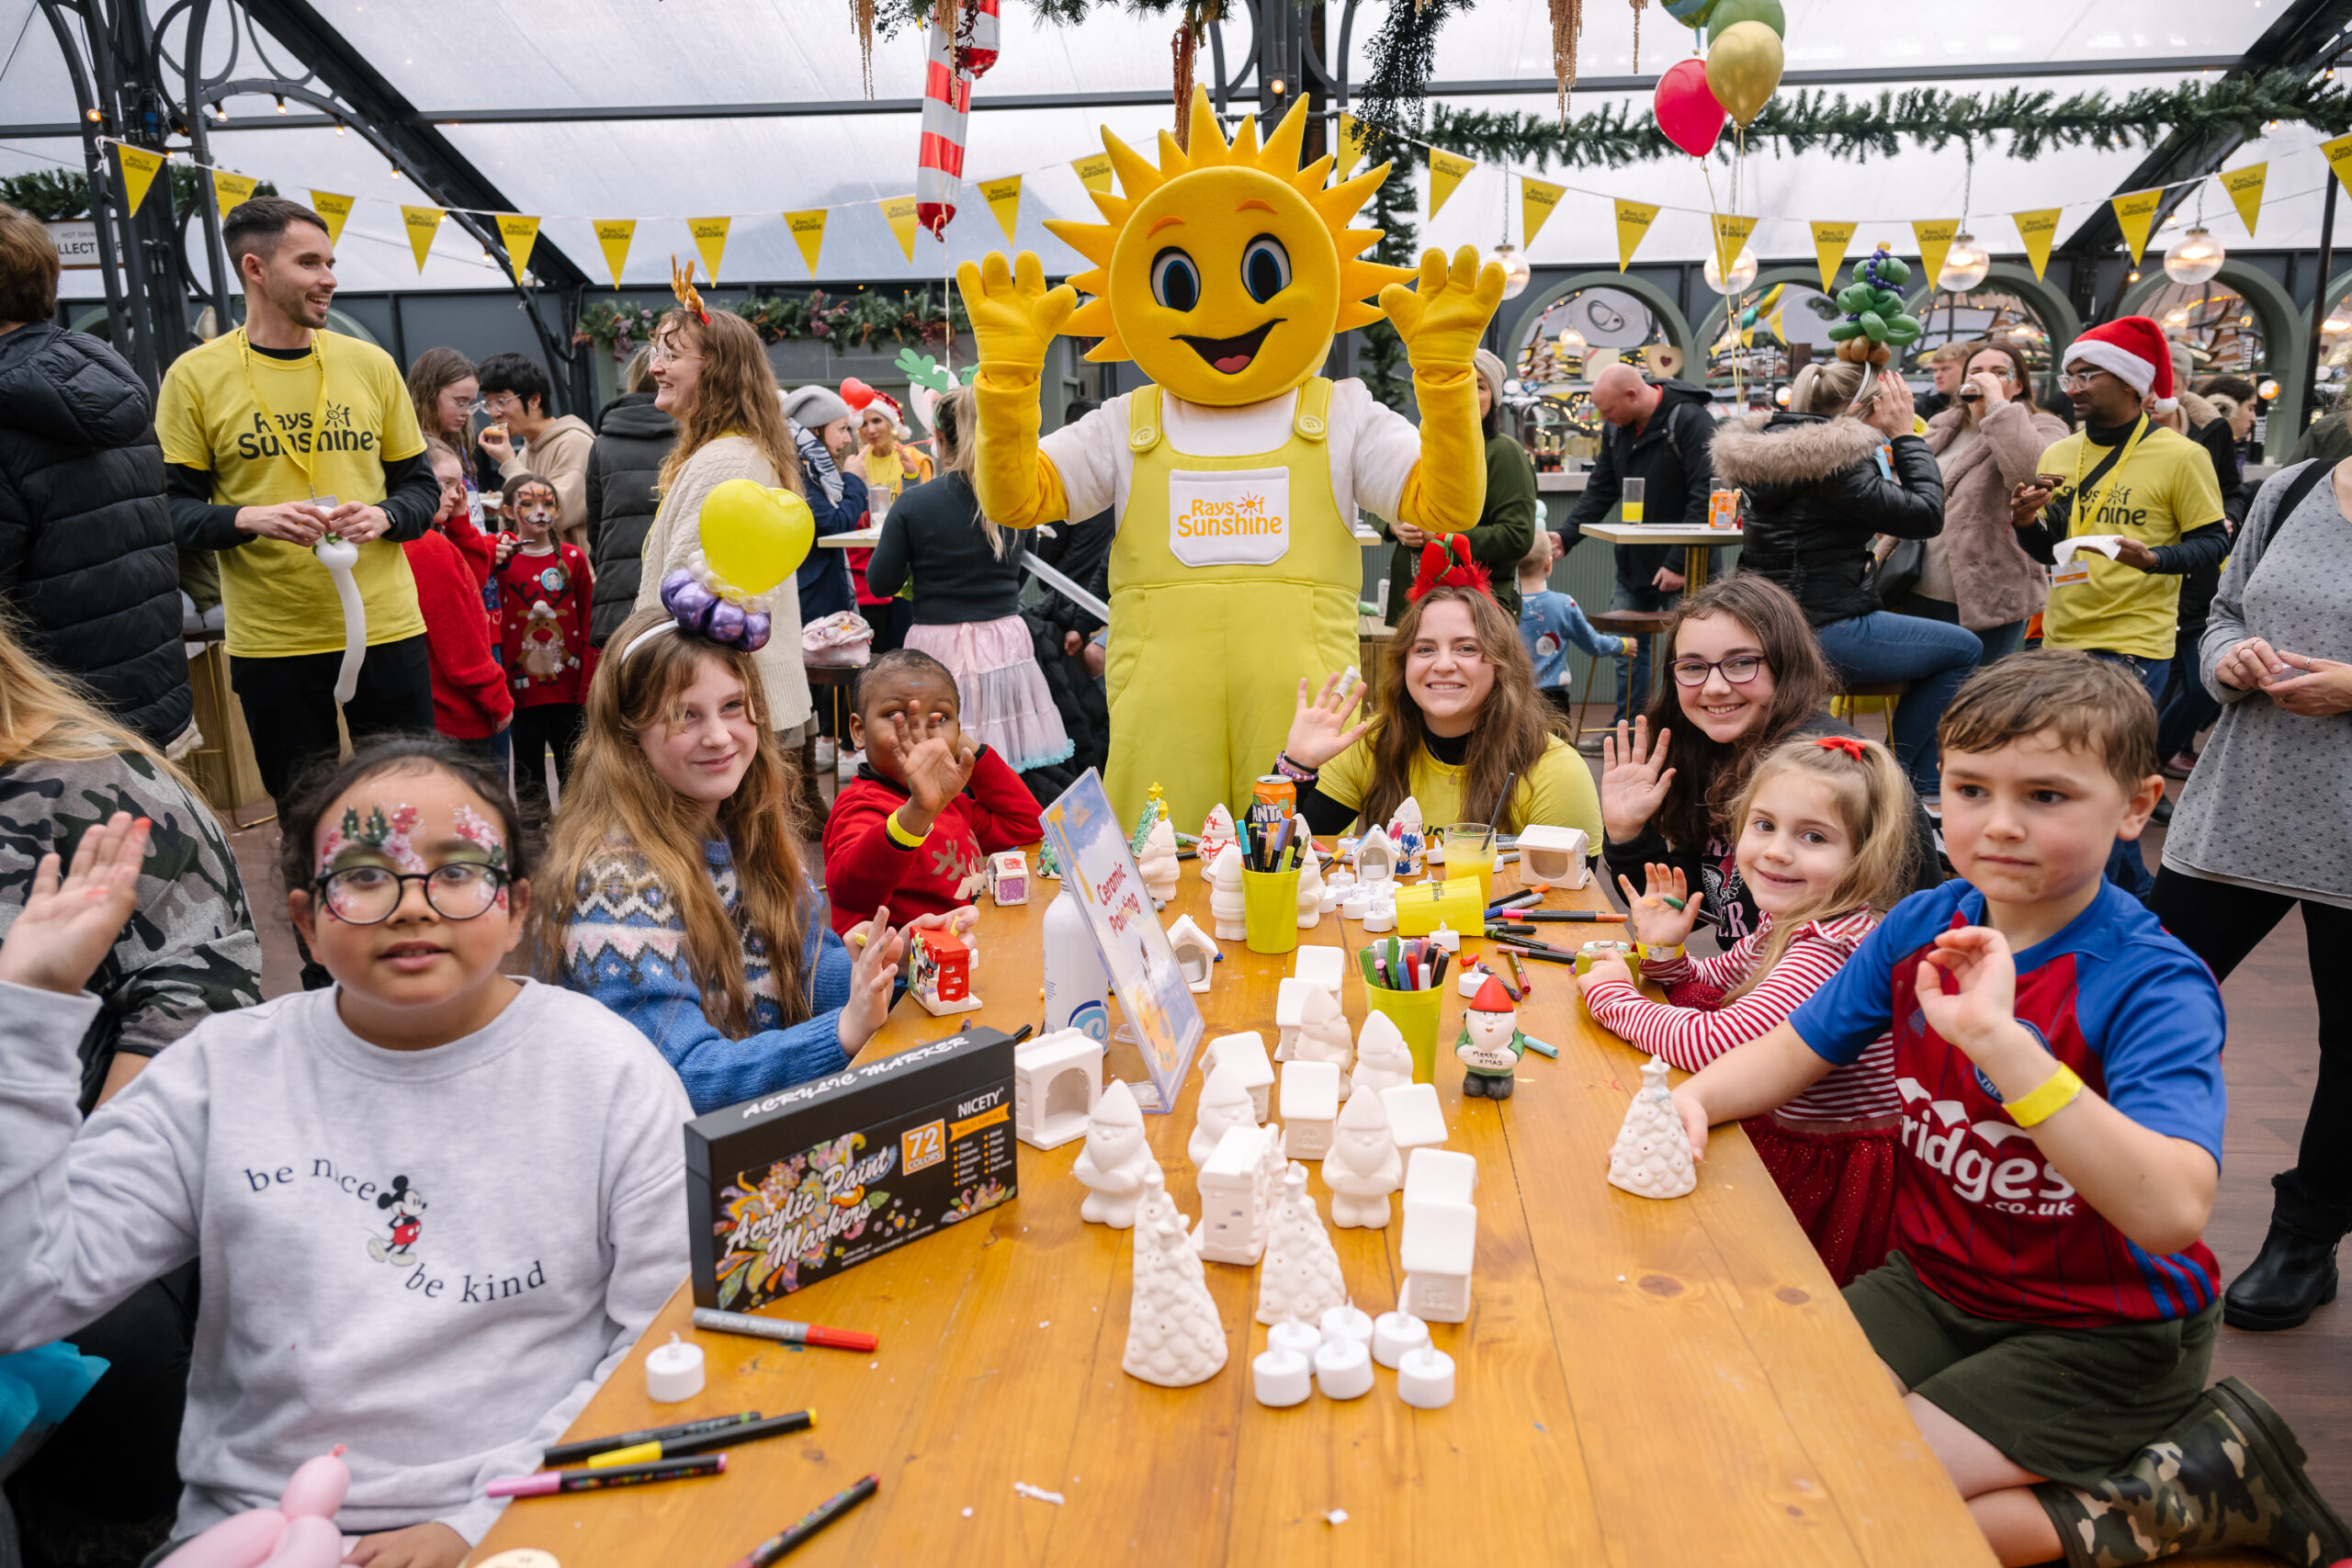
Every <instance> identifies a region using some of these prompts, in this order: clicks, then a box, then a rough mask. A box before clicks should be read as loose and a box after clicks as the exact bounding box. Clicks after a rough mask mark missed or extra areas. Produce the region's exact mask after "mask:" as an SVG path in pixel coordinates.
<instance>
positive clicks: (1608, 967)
mask: <svg viewBox="0 0 2352 1568" xmlns="http://www.w3.org/2000/svg"><path fill="white" fill-rule="evenodd" d="M1611 980H1614V981H1616V982H1617V983H1618V984H1619V985H1621V986H1630V985H1632V984H1633V983H1634V972H1633V971H1632V970H1631V969H1628V968H1626V967H1625V961H1624V960H1623V959H1622V958H1620V957H1618V956H1617V955H1616V954H1615V953H1610V954H1609V955H1608V956H1607V957H1605V958H1596V959H1594V960H1593V961H1592V967H1591V968H1589V969H1588V970H1586V971H1585V972H1584V973H1583V974H1581V975H1579V976H1577V995H1578V996H1582V997H1590V996H1591V995H1592V991H1593V987H1596V986H1600V985H1603V984H1606V983H1607V982H1609V981H1611Z"/></svg>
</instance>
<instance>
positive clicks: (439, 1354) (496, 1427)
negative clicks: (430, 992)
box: [0, 982, 689, 1543]
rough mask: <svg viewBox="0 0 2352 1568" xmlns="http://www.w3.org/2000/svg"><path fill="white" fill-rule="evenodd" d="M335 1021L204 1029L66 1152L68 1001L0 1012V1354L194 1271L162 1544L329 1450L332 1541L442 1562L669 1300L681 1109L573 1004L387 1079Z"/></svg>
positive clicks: (508, 1024) (86, 1003)
mask: <svg viewBox="0 0 2352 1568" xmlns="http://www.w3.org/2000/svg"><path fill="white" fill-rule="evenodd" d="M339 994H340V993H339V991H337V990H324V991H307V992H301V993H298V994H296V995H293V996H288V997H281V998H277V1000H275V1001H269V1002H264V1003H263V1004H261V1005H260V1006H259V1007H252V1008H246V1009H243V1010H240V1011H236V1012H230V1013H221V1014H218V1015H216V1016H214V1017H212V1018H210V1019H208V1020H207V1021H205V1022H204V1023H202V1024H201V1025H199V1026H198V1028H197V1029H196V1030H195V1031H194V1032H191V1033H190V1034H188V1035H187V1037H186V1038H185V1039H183V1040H181V1041H180V1042H179V1043H176V1044H175V1045H174V1046H173V1047H172V1048H171V1049H170V1050H168V1051H165V1052H164V1053H163V1054H162V1055H158V1056H157V1057H156V1058H155V1061H154V1064H153V1066H150V1067H149V1068H148V1069H147V1070H146V1071H145V1072H144V1073H141V1075H140V1076H139V1077H138V1078H136V1079H135V1080H133V1082H132V1083H131V1084H130V1087H129V1088H128V1089H124V1090H123V1091H122V1092H121V1093H120V1094H119V1095H117V1096H116V1097H115V1098H114V1099H113V1100H109V1101H108V1102H107V1104H105V1105H104V1106H101V1107H100V1108H99V1109H98V1110H97V1111H96V1113H94V1114H93V1115H92V1116H91V1117H90V1119H89V1120H88V1121H87V1122H83V1121H82V1119H81V1117H80V1115H79V1114H78V1113H77V1111H76V1110H75V1099H74V1096H75V1090H76V1089H77V1087H78V1083H79V1072H78V1068H77V1064H76V1062H75V1059H74V1043H75V1042H76V1041H77V1040H79V1039H80V1038H81V1036H82V1032H83V1031H84V1030H85V1028H86V1027H87V1026H88V1024H89V1021H90V1019H91V1016H92V1014H93V1013H94V1012H95V1011H96V1008H97V1005H98V1003H97V1001H96V998H93V997H91V996H89V995H87V994H86V993H85V994H84V995H83V996H80V997H63V996H58V995H55V994H53V993H51V992H48V991H38V990H29V989H27V988H25V987H18V986H9V985H5V984H0V1258H5V1259H6V1260H7V1262H6V1267H5V1268H0V1352H6V1351H13V1350H18V1349H23V1348H27V1347H28V1346H34V1345H40V1344H43V1343H45V1342H47V1341H49V1340H51V1339H55V1338H59V1337H66V1336H70V1335H72V1334H73V1332H74V1330H76V1329H78V1328H80V1327H82V1326H83V1325H85V1324H87V1323H89V1322H90V1321H91V1320H92V1319H94V1318H96V1317H97V1316H98V1315H99V1314H102V1313H104V1312H106V1311H107V1309H108V1308H109V1307H111V1306H113V1305H114V1304H115V1303H118V1302H119V1301H121V1300H122V1299H123V1298H124V1297H125V1296H127V1295H129V1294H130V1292H131V1291H132V1290H134V1289H135V1288H137V1287H138V1286H139V1285H140V1284H141V1283H142V1282H144V1281H145V1280H152V1279H153V1278H154V1277H155V1276H156V1275H157V1274H158V1273H161V1272H162V1271H164V1269H171V1268H173V1267H175V1265H177V1264H180V1263H184V1262H186V1261H187V1259H189V1258H201V1260H202V1262H203V1270H202V1272H203V1280H204V1286H203V1291H204V1293H203V1299H202V1302H201V1303H200V1305H199V1308H198V1315H197V1327H196V1348H195V1353H194V1357H193V1359H192V1363H191V1365H190V1368H189V1371H188V1384H187V1416H186V1417H185V1418H184V1420H183V1421H182V1423H181V1427H180V1440H179V1471H180V1475H181V1477H182V1479H183V1481H184V1482H185V1483H186V1489H185V1490H184V1491H183V1492H182V1493H181V1495H180V1507H179V1526H178V1533H181V1534H188V1533H192V1532H194V1531H197V1530H200V1529H206V1528H209V1526H211V1525H214V1524H217V1523H219V1522H220V1520H221V1519H222V1518H224V1517H227V1516H229V1515H231V1514H234V1513H238V1512H242V1511H243V1510H245V1509H248V1508H255V1507H273V1506H276V1505H277V1495H278V1493H279V1492H280V1491H281V1490H282V1489H283V1488H284V1487H285V1485H286V1482H287V1479H288V1477H289V1476H291V1475H292V1474H293V1473H294V1469H295V1467H296V1466H297V1465H299V1464H300V1463H301V1462H302V1461H304V1460H307V1459H310V1458H312V1457H313V1456H315V1455H318V1454H322V1453H325V1452H326V1451H327V1450H329V1449H330V1448H332V1447H334V1445H335V1444H336V1443H343V1444H345V1445H347V1447H348V1449H349V1451H348V1452H347V1453H346V1454H345V1456H344V1457H345V1462H346V1463H348V1464H349V1465H350V1467H351V1494H350V1497H349V1500H348V1501H347V1502H346V1503H345V1505H344V1507H343V1509H342V1511H341V1512H340V1513H339V1514H337V1515H336V1522H337V1523H338V1524H339V1525H340V1526H341V1528H342V1529H344V1530H345V1533H348V1534H364V1533H367V1532H368V1531H372V1530H380V1529H396V1528H400V1527H403V1526H407V1525H413V1524H422V1523H424V1522H425V1521H427V1520H435V1519H437V1520H439V1521H440V1522H442V1523H444V1524H446V1525H447V1526H449V1527H450V1528H451V1529H455V1530H456V1531H457V1532H458V1534H459V1535H461V1536H463V1537H465V1538H466V1540H468V1541H469V1543H470V1542H473V1541H477V1540H481V1536H482V1534H483V1532H484V1531H486V1530H487V1529H489V1528H490V1525H491V1522H492V1519H494V1518H495V1517H497V1514H498V1511H499V1509H500V1508H501V1507H503V1503H501V1502H493V1501H491V1500H488V1499H486V1498H485V1497H484V1496H483V1495H482V1489H483V1487H484V1485H485V1484H486V1483H489V1482H490V1481H492V1480H493V1479H495V1478H496V1477H498V1476H502V1475H520V1474H525V1473H527V1472H530V1471H531V1470H532V1469H534V1468H535V1467H536V1466H537V1461H538V1451H539V1450H540V1449H541V1448H542V1447H544V1446H545V1445H547V1444H548V1443H550V1442H553V1441H554V1440H555V1439H556V1438H557V1436H558V1434H560V1432H561V1431H562V1430H563V1428H564V1427H566V1426H567V1425H569V1424H570V1423H571V1419H572V1418H573V1417H574V1416H577V1415H578V1414H579V1413H580V1410H581V1408H582V1406H583V1405H584V1404H587V1402H588V1397H589V1395H590V1394H591V1393H594V1391H595V1389H596V1386H597V1385H598V1384H599V1383H600V1382H603V1381H604V1379H605V1376H606V1375H607V1374H608V1373H609V1372H610V1371H612V1370H613V1368H614V1367H615V1366H616V1365H618V1364H619V1362H620V1360H621V1358H622V1357H623V1356H624V1355H625V1354H626V1353H627V1352H628V1348H629V1347H630V1345H631V1344H632V1343H634V1342H635V1340H636V1338H637V1337H638V1335H639V1333H641V1332H642V1331H643V1330H644V1328H645V1326H646V1325H647V1324H648V1323H650V1321H651V1320H652V1318H653V1315H654V1314H655V1313H656V1312H657V1311H659V1310H660V1308H661V1306H662V1303H663V1302H665V1301H666V1300H667V1299H668V1298H669V1296H670V1295H671V1293H672V1292H674V1291H675V1290H676V1289H677V1286H678V1282H679V1281H680V1280H683V1279H684V1277H685V1270H686V1212H685V1202H684V1191H685V1188H684V1147H685V1141H684V1135H683V1134H682V1133H681V1128H682V1127H683V1125H684V1122H685V1121H686V1118H687V1116H688V1114H689V1111H688V1110H687V1106H686V1095H685V1090H684V1088H683V1087H681V1086H680V1084H679V1082H678V1077H677V1075H676V1074H675V1073H673V1072H672V1071H671V1070H670V1068H669V1066H668V1065H667V1064H666V1063H664V1062H663V1061H662V1057H661V1055H659V1054H658V1053H657V1052H656V1051H655V1050H654V1049H653V1047H652V1046H651V1045H650V1043H647V1041H646V1039H645V1037H644V1036H643V1035H642V1034H639V1032H637V1031H636V1030H635V1029H633V1028H631V1027H630V1026H629V1025H628V1024H627V1023H625V1022H623V1021H621V1020H619V1019H617V1018H615V1017H614V1016H613V1015H612V1014H611V1013H609V1012H607V1011H605V1009H604V1008H602V1007H600V1006H598V1005H597V1004H596V1003H595V1002H593V1001H591V1000H589V999H588V998H585V997H580V996H575V995H573V994H572V993H571V992H569V991H564V990H560V989H555V988H552V987H546V986H541V985H538V984H537V983H535V982H525V983H522V985H521V990H520V994H518V995H517V996H516V997H515V999H514V1000H513V1001H512V1002H510V1003H509V1004H508V1005H507V1008H506V1010H505V1011H504V1012H503V1013H501V1014H500V1015H499V1016H498V1018H497V1020H496V1021H494V1022H492V1024H491V1025H490V1027H489V1028H487V1029H484V1030H482V1031H481V1032H479V1033H476V1034H471V1035H469V1036H467V1037H466V1038H465V1039H462V1040H458V1041H456V1042H454V1043H450V1044H447V1045H444V1046H440V1047H438V1048H436V1049H434V1050H430V1051H413V1052H404V1051H386V1050H381V1049H379V1048H378V1047H376V1046H373V1045H369V1044H368V1043H365V1042H363V1041H361V1040H360V1039H359V1038H358V1037H357V1036H356V1035H355V1034H353V1033H352V1032H351V1031H350V1030H348V1029H346V1028H345V1027H344V1025H343V1022H342V1020H341V1018H340V1017H339V1016H338V1014H337V1012H336V1010H335V998H336V997H337V996H338V995H339Z"/></svg>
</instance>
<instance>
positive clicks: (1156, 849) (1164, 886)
mask: <svg viewBox="0 0 2352 1568" xmlns="http://www.w3.org/2000/svg"><path fill="white" fill-rule="evenodd" d="M1136 872H1137V873H1138V874H1141V876H1142V877H1143V886H1144V891H1145V892H1147V893H1149V894H1150V895H1151V902H1152V905H1153V907H1154V908H1161V909H1164V908H1167V907H1168V901H1169V900H1170V898H1173V897H1176V884H1177V882H1178V880H1179V879H1180V878H1181V877H1182V874H1183V867H1182V865H1181V864H1179V863H1178V862H1177V859H1176V827H1175V824H1174V823H1172V822H1170V821H1169V820H1168V818H1165V817H1162V818H1160V819H1159V821H1157V822H1155V823H1153V824H1152V825H1151V831H1150V832H1149V833H1148V834H1146V835H1145V836H1144V841H1143V853H1142V854H1141V855H1140V856H1138V857H1137V858H1136Z"/></svg>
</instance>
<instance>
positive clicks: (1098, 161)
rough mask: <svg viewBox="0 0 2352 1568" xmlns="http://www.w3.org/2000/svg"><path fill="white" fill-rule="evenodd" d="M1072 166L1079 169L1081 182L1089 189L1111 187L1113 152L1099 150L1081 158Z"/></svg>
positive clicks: (1107, 188)
mask: <svg viewBox="0 0 2352 1568" xmlns="http://www.w3.org/2000/svg"><path fill="white" fill-rule="evenodd" d="M1070 167H1071V168H1073V169H1076V170H1077V171H1078V180H1079V183H1080V185H1082V186H1085V187H1086V188H1087V189H1089V190H1104V191H1106V190H1109V189H1110V188H1111V154H1109V153H1108V152H1097V153H1095V154H1094V155H1093V156H1092V157H1091V158H1080V159H1077V160H1075V161H1074V162H1072V163H1071V164H1070Z"/></svg>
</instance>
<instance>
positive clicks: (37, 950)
mask: <svg viewBox="0 0 2352 1568" xmlns="http://www.w3.org/2000/svg"><path fill="white" fill-rule="evenodd" d="M148 826H149V824H148V821H147V818H144V817H141V818H139V819H138V820H137V821H135V822H134V821H132V820H131V817H130V812H128V811H118V812H116V813H115V814H114V815H113V816H112V817H110V818H107V821H106V824H105V825H104V826H103V827H97V828H92V829H89V830H88V831H87V832H85V833H84V834H83V835H82V842H81V844H80V845H79V846H78V847H77V848H75V850H74V869H73V870H72V871H70V872H68V873H67V874H66V875H65V877H64V879H63V880H62V882H61V881H60V880H59V878H58V874H57V867H58V857H57V854H56V852H54V851H52V852H50V853H48V854H45V855H43V856H41V857H40V865H38V866H36V867H35V868H34V869H33V886H32V894H31V896H30V897H28V898H27V899H26V900H25V907H24V909H23V910H22V911H21V912H20V913H19V914H18V915H17V923H16V924H15V925H13V926H11V927H10V928H9V929H8V939H7V942H6V944H5V945H0V980H6V981H8V982H10V983H12V984H14V985H18V986H30V987H34V988H35V989H37V990H43V991H58V992H62V993H63V994H64V995H66V996H69V997H70V996H73V995H74V994H75V993H77V992H79V991H80V990H81V989H82V987H84V986H85V985H86V984H88V983H89V978H90V976H91V975H92V974H93V973H94V972H96V969H97V967H98V965H99V964H101V963H103V962H105V960H106V956H107V953H108V952H109V951H111V950H112V949H113V947H114V943H115V939H116V938H117V937H119V936H120V935H121V934H122V923H123V921H125V920H127V919H130V911H131V908H132V906H134V905H135V904H137V903H138V901H139V867H140V864H141V862H143V861H144V860H145V859H146V856H147V830H148Z"/></svg>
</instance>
